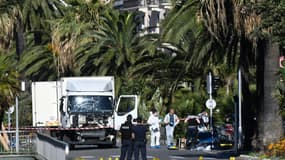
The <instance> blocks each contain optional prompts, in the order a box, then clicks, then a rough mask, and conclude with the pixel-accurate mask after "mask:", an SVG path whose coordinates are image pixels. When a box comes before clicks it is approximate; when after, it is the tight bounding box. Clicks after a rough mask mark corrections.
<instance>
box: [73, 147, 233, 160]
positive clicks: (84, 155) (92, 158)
mask: <svg viewBox="0 0 285 160" xmlns="http://www.w3.org/2000/svg"><path fill="white" fill-rule="evenodd" d="M233 155H234V152H233V151H230V150H223V151H221V150H220V151H190V150H168V149H167V148H166V147H164V146H163V147H162V148H160V149H151V148H149V147H147V158H148V160H192V159H193V160H198V159H199V158H201V157H203V160H213V159H221V160H222V159H229V157H231V156H233ZM119 156H120V148H96V147H91V148H90V147H81V148H77V149H75V150H71V151H70V152H69V156H68V158H69V160H117V159H118V158H116V157H119Z"/></svg>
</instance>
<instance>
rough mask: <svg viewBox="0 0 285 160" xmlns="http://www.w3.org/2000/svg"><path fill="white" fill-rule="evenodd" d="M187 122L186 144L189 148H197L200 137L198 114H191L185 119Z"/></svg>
mask: <svg viewBox="0 0 285 160" xmlns="http://www.w3.org/2000/svg"><path fill="white" fill-rule="evenodd" d="M184 122H185V123H188V127H187V132H186V139H187V141H186V146H187V148H188V149H193V148H195V146H196V144H197V138H198V125H199V124H200V120H199V117H198V116H194V115H189V116H188V117H187V118H186V119H185V120H184Z"/></svg>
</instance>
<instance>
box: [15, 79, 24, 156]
mask: <svg viewBox="0 0 285 160" xmlns="http://www.w3.org/2000/svg"><path fill="white" fill-rule="evenodd" d="M21 91H25V82H24V81H22V82H21ZM16 153H19V100H18V95H16Z"/></svg>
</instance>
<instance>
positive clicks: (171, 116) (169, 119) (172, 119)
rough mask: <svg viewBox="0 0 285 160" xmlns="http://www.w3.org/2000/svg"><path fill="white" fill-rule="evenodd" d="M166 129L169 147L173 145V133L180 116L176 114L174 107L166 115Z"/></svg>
mask: <svg viewBox="0 0 285 160" xmlns="http://www.w3.org/2000/svg"><path fill="white" fill-rule="evenodd" d="M164 123H165V125H166V126H165V130H166V143H167V146H168V147H171V146H173V134H174V128H175V126H176V125H177V124H178V123H179V118H178V116H177V115H176V114H175V111H174V109H173V108H171V109H170V110H169V113H168V114H167V115H166V116H165V117H164Z"/></svg>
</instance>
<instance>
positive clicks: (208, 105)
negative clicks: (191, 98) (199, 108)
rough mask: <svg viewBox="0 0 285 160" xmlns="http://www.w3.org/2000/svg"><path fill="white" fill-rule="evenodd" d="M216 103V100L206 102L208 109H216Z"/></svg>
mask: <svg viewBox="0 0 285 160" xmlns="http://www.w3.org/2000/svg"><path fill="white" fill-rule="evenodd" d="M216 105H217V104H216V101H215V100H214V99H208V100H207V101H206V107H207V108H208V109H215V107H216Z"/></svg>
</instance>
